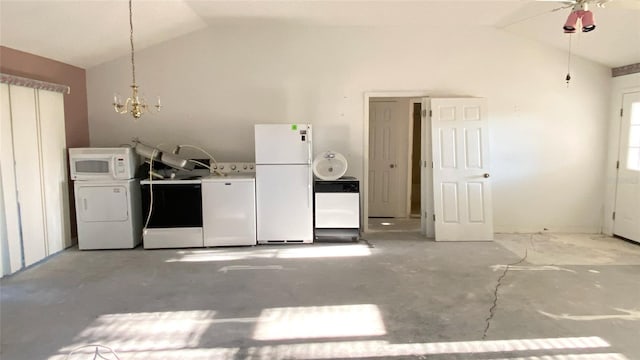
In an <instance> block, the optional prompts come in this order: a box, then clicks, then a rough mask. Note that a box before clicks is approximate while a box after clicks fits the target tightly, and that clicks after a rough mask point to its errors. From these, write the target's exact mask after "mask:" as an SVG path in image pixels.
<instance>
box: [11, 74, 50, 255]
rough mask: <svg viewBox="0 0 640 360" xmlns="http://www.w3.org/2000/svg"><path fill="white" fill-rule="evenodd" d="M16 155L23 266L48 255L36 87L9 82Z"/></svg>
mask: <svg viewBox="0 0 640 360" xmlns="http://www.w3.org/2000/svg"><path fill="white" fill-rule="evenodd" d="M10 89H11V119H12V129H13V144H14V158H15V171H16V185H17V189H18V204H19V209H20V224H21V225H22V226H21V229H22V247H23V249H24V265H25V266H29V265H31V264H33V263H35V262H37V261H39V260H41V259H44V257H45V256H47V248H46V246H47V241H46V223H45V217H44V205H45V203H44V200H45V199H44V197H43V185H42V177H41V171H40V168H41V159H40V142H39V136H38V134H39V133H40V131H39V126H38V121H37V102H36V90H34V89H31V88H27V87H22V86H13V85H10Z"/></svg>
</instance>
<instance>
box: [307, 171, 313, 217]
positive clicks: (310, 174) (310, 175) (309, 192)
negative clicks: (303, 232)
mask: <svg viewBox="0 0 640 360" xmlns="http://www.w3.org/2000/svg"><path fill="white" fill-rule="evenodd" d="M312 186H313V172H312V171H309V185H308V186H307V208H311V197H312V196H313V191H312V190H313V189H312Z"/></svg>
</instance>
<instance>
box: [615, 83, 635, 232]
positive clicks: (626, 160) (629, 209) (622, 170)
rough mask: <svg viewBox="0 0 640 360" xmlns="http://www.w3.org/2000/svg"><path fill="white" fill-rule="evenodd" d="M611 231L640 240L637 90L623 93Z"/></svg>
mask: <svg viewBox="0 0 640 360" xmlns="http://www.w3.org/2000/svg"><path fill="white" fill-rule="evenodd" d="M622 104H623V107H622V109H623V113H622V121H621V124H620V125H621V126H620V151H619V165H618V179H617V187H616V206H615V218H614V224H613V233H614V234H616V235H619V236H622V237H624V238H627V239H629V240H634V241H637V242H640V92H633V93H627V94H624V95H623V97H622Z"/></svg>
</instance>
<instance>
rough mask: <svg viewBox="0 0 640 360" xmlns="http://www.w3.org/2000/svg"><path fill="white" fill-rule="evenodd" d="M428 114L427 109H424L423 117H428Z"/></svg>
mask: <svg viewBox="0 0 640 360" xmlns="http://www.w3.org/2000/svg"><path fill="white" fill-rule="evenodd" d="M426 116H427V109H422V117H426Z"/></svg>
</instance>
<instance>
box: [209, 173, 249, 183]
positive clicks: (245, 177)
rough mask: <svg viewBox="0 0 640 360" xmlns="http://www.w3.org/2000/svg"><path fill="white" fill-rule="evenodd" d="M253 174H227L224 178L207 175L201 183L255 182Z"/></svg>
mask: <svg viewBox="0 0 640 360" xmlns="http://www.w3.org/2000/svg"><path fill="white" fill-rule="evenodd" d="M255 179H256V174H255V173H229V174H226V176H220V175H209V176H207V177H204V178H202V182H216V181H221V182H228V181H255Z"/></svg>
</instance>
